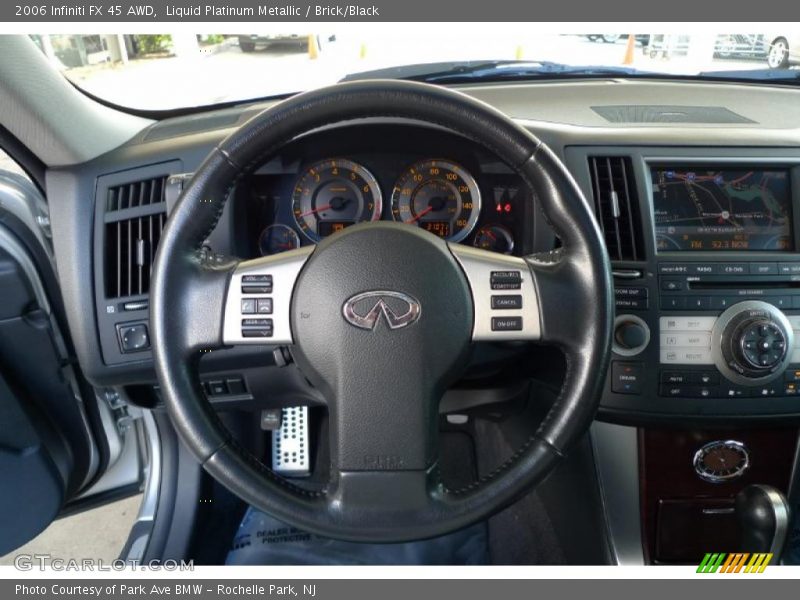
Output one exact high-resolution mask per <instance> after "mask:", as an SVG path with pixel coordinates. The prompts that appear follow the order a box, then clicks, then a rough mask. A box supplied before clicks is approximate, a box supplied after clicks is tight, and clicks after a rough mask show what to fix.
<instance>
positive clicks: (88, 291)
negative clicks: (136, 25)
mask: <svg viewBox="0 0 800 600" xmlns="http://www.w3.org/2000/svg"><path fill="white" fill-rule="evenodd" d="M462 91H465V92H467V93H469V94H471V95H473V96H475V97H476V98H478V99H480V100H483V101H485V102H488V103H490V104H492V105H494V106H496V107H497V108H498V109H500V110H502V111H504V112H505V113H506V114H509V115H510V116H512V117H514V118H515V119H516V120H517V122H518V123H519V124H520V125H522V126H524V127H526V128H528V129H529V130H530V131H532V132H533V133H534V134H535V135H537V136H538V137H539V138H540V139H542V140H543V141H544V142H545V143H547V144H548V145H549V146H550V147H551V148H552V149H553V150H554V152H555V153H556V154H557V155H558V156H560V157H561V158H562V159H563V160H564V162H565V164H566V165H567V167H568V169H569V170H570V172H571V174H572V176H573V178H574V179H575V182H576V184H577V185H578V186H579V187H580V188H581V189H582V191H583V192H584V195H585V196H586V198H587V201H588V202H590V203H591V204H592V206H593V208H594V211H595V215H596V217H597V220H598V224H599V226H600V228H601V230H602V233H603V235H604V236H605V241H606V246H607V248H608V252H609V257H610V258H611V262H612V267H613V270H614V275H615V293H616V329H615V339H614V347H613V356H612V365H611V368H610V370H609V373H608V377H607V379H606V383H605V388H604V390H603V395H602V399H601V406H600V417H601V418H603V419H606V420H610V421H614V422H624V423H627V422H634V423H642V422H649V421H676V420H677V421H681V420H683V421H685V420H686V419H691V420H699V419H709V420H716V421H719V422H723V423H729V422H730V421H731V420H732V419H737V418H764V419H769V418H772V419H781V418H783V419H785V418H787V417H797V418H800V394H798V390H799V389H800V223H799V221H798V220H799V219H800V209H798V206H800V130H798V128H797V123H800V102H798V99H800V98H798V95H800V93H799V92H798V91H797V90H793V89H786V88H770V87H768V86H749V85H725V84H716V85H712V84H701V83H685V82H684V83H677V82H646V81H637V82H634V81H625V80H593V81H571V82H557V83H546V82H542V83H532V84H515V85H493V86H465V87H464V88H463V89H462ZM268 105H269V103H264V104H259V105H253V106H243V107H235V108H229V109H223V110H219V111H211V112H210V113H208V114H200V115H193V116H188V117H176V118H174V119H169V120H167V121H163V122H160V123H156V124H154V125H152V126H150V127H149V128H147V129H145V130H144V131H142V132H141V134H140V135H138V136H137V137H136V138H134V139H132V140H131V141H130V142H129V143H127V144H125V145H123V146H122V147H121V148H119V149H118V150H115V151H113V152H111V153H108V154H106V155H104V156H102V157H99V158H98V159H95V160H94V161H91V162H90V163H87V164H84V165H81V166H80V167H78V168H63V169H54V170H51V171H50V172H49V173H48V188H51V187H52V189H58V190H59V194H60V200H61V202H60V203H59V206H58V207H57V208H55V204H54V214H53V215H52V218H53V222H54V223H57V226H56V227H54V239H55V241H56V246H57V248H56V249H57V252H58V254H59V257H60V258H59V263H60V265H59V266H60V270H61V271H62V273H61V274H60V276H62V277H63V279H64V284H63V285H62V289H63V290H64V293H65V295H66V304H67V306H69V307H84V308H81V309H75V308H70V309H69V310H70V313H71V314H70V326H71V329H72V333H73V337H74V338H75V341H76V347H77V348H78V352H79V355H80V358H81V363H82V365H83V366H84V369H85V370H86V372H87V374H88V375H89V377H90V378H91V379H92V380H93V381H95V382H97V383H99V384H106V385H119V384H123V385H131V384H139V385H152V383H153V382H154V381H155V375H154V371H153V366H152V356H151V352H150V349H149V344H148V340H147V326H148V302H147V300H148V297H147V292H148V280H147V268H148V261H149V260H152V256H153V255H154V251H155V248H156V246H157V242H158V235H159V231H160V228H161V227H163V224H164V222H166V219H168V217H169V209H170V206H171V204H172V203H174V202H175V200H176V198H177V197H178V194H179V192H180V186H181V181H185V178H186V176H187V175H188V174H191V173H192V172H193V171H194V170H195V169H197V167H198V166H199V165H200V163H201V162H202V160H203V158H204V157H205V156H206V155H207V154H208V152H209V151H210V150H211V149H212V148H213V146H214V145H215V144H217V143H219V141H220V140H221V139H222V138H223V137H224V136H225V135H227V133H229V132H230V131H231V130H232V129H233V128H234V127H236V126H238V125H240V124H242V123H243V122H245V121H246V120H247V119H248V118H249V117H250V116H252V115H253V114H255V113H256V112H259V111H260V110H263V108H265V107H266V106H268ZM678 105H680V106H694V107H704V108H714V107H724V108H726V109H728V110H729V111H732V112H735V113H737V114H741V115H742V116H744V117H746V119H745V120H742V121H741V122H737V123H736V124H726V123H724V122H719V121H714V120H713V119H711V120H710V122H708V123H699V124H698V123H697V122H693V121H687V122H686V123H681V122H680V121H679V120H678V121H676V120H675V119H674V115H675V110H670V111H666V108H669V107H671V108H672V109H674V108H675V106H678ZM603 106H615V107H618V108H619V107H623V108H624V107H625V106H630V107H633V108H636V107H638V109H641V108H642V107H645V108H647V109H648V110H647V111H645V112H647V114H649V115H651V116H652V115H656V116H657V114H658V110H659V107H661V109H663V110H664V111H665V112H668V113H669V114H670V115H672V116H671V117H670V119H671V120H667V121H664V122H659V121H658V120H657V119H656V118H655V117H654V119H655V120H653V121H652V122H641V121H636V119H635V117H636V115H639V114H642V111H641V110H638V109H637V110H633V108H632V109H631V111H629V113H630V115H631V118H630V119H629V120H627V121H625V120H624V119H623V120H619V119H617V120H616V121H614V122H612V121H609V120H608V119H606V118H604V117H603V116H602V113H603V111H602V110H600V109H601V108H602V107H603ZM648 111H649V112H648ZM618 112H619V111H618ZM619 114H620V115H622V116H623V117H624V116H625V114H628V113H626V112H625V111H621V112H619ZM704 114H711V115H713V111H711V112H707V113H704ZM233 194H234V198H233V201H232V202H229V203H228V205H227V206H226V209H225V211H224V213H223V215H222V217H221V219H220V222H219V224H218V226H217V228H216V229H215V231H214V232H212V234H211V235H210V236H209V239H208V241H207V246H208V250H209V251H210V252H212V253H218V254H221V255H226V254H227V255H234V256H239V257H241V258H253V257H258V256H262V255H266V254H274V253H278V252H282V251H285V250H287V249H290V248H293V247H297V246H309V245H311V244H315V243H320V242H321V241H323V240H324V239H325V238H326V237H328V236H330V235H333V234H335V232H337V231H339V230H340V229H343V228H345V227H349V226H352V225H353V224H356V223H359V222H364V221H372V220H395V221H403V222H408V223H410V224H415V225H417V226H419V227H422V228H425V229H426V230H428V231H430V232H432V233H434V234H436V235H439V236H441V237H442V238H444V239H447V240H449V241H451V242H454V243H460V244H465V245H474V246H478V247H481V248H485V249H489V250H494V251H496V252H500V253H506V254H513V255H517V256H522V255H525V254H528V253H531V252H547V251H550V250H552V249H553V248H555V247H557V244H558V240H557V239H556V236H555V235H554V233H553V232H552V230H550V228H549V227H548V225H547V223H546V222H545V220H544V219H543V218H541V215H540V212H539V210H538V208H537V200H536V197H535V195H534V194H532V193H531V192H530V190H529V189H528V188H527V186H526V185H524V182H522V181H521V180H520V179H519V177H518V176H517V175H516V174H515V173H514V172H513V171H512V170H511V169H510V168H509V167H508V166H507V165H505V164H504V163H503V162H502V161H500V160H498V158H497V157H496V156H494V155H493V154H492V152H491V151H489V150H487V149H485V148H483V147H480V146H477V145H475V144H473V143H472V142H470V141H469V140H465V139H464V138H463V137H461V136H459V135H458V134H457V133H455V132H452V131H447V130H444V129H441V128H438V127H434V126H429V125H422V124H419V123H415V122H409V121H404V120H401V119H363V120H359V121H357V122H352V123H348V124H343V125H339V126H335V127H327V128H324V129H320V130H317V131H314V132H311V133H309V134H307V135H305V136H303V137H300V138H298V139H295V140H293V141H292V142H291V143H289V144H287V145H286V146H284V147H283V148H281V149H280V151H279V152H278V153H277V154H276V155H275V156H273V157H271V158H270V159H269V160H267V161H266V162H265V163H264V164H262V165H259V166H258V167H257V168H256V169H255V171H254V172H253V173H252V174H251V175H250V176H248V177H246V178H244V179H242V180H241V181H240V182H239V183H238V184H237V186H236V187H235V189H234V191H233ZM148 195H149V196H148ZM144 197H149V198H151V199H152V200H153V201H152V202H149V201H148V202H144V203H142V202H140V201H139V200H136V201H132V200H131V199H132V198H139V199H141V198H144ZM62 257H63V258H62ZM87 281H91V282H92V283H93V285H91V286H88V285H86V282H87ZM87 306H91V307H93V308H94V310H93V311H87V310H85V307H87ZM131 339H133V340H139V341H140V342H141V344H140V345H138V346H136V345H134V347H132V348H126V347H125V346H124V344H123V342H124V340H131ZM765 344H766V346H765ZM270 350H274V349H273V348H270V347H268V346H267V347H264V348H263V349H262V350H261V351H260V352H257V351H256V350H255V349H245V350H242V349H239V348H236V349H232V350H230V351H227V350H226V351H222V352H217V353H213V354H214V355H213V356H206V357H203V362H202V364H205V365H206V367H205V369H206V373H207V375H204V377H205V378H210V380H209V381H206V384H207V385H208V384H219V382H220V381H222V382H223V383H224V384H225V385H224V386H221V387H219V389H223V388H224V389H227V390H228V391H229V392H230V393H228V395H227V396H225V394H224V393H221V394H222V395H223V396H225V398H226V399H228V400H230V399H231V398H233V399H234V400H235V399H237V398H238V399H247V398H251V399H252V397H254V396H258V395H259V391H258V390H259V389H265V388H263V386H264V385H267V384H266V383H265V382H264V381H262V380H261V379H259V377H261V376H256V375H254V374H251V373H249V372H246V368H245V367H246V366H247V365H250V364H264V363H265V362H266V363H268V364H274V362H273V360H272V356H273V354H272V353H271V352H270ZM484 350H485V349H484ZM484 350H482V351H484ZM485 351H486V352H489V353H490V354H491V353H495V354H493V356H495V358H496V360H497V361H498V362H500V363H505V364H507V365H509V367H508V368H509V369H512V370H513V369H514V368H515V365H518V364H519V361H524V360H535V361H536V363H537V364H541V365H544V367H543V368H544V369H545V370H547V369H548V368H549V366H550V365H556V367H555V368H553V369H552V372H560V371H559V368H558V366H557V365H558V361H557V360H554V359H553V354H555V353H556V352H555V351H553V350H552V349H545V350H544V351H543V352H542V353H540V354H538V355H536V356H535V357H531V356H530V355H527V354H525V352H524V351H523V350H521V349H520V348H519V347H514V346H513V345H512V346H502V347H500V346H498V347H492V348H491V349H488V350H485ZM243 352H244V354H242V353H243ZM248 353H249V354H248ZM265 357H266V358H265ZM276 360H278V359H276ZM290 372H291V371H290V370H287V369H283V370H281V371H279V373H280V374H279V375H276V374H275V373H271V374H270V376H269V377H264V378H263V379H270V380H271V381H272V384H271V385H279V386H282V388H281V391H280V393H278V392H275V390H274V389H273V388H270V389H271V390H272V391H271V393H272V396H273V397H278V396H280V395H281V394H284V395H285V396H287V397H289V396H291V399H290V400H287V402H294V403H297V402H298V398H297V394H301V395H302V394H312V393H313V392H311V391H309V390H308V389H301V388H303V385H304V384H303V382H302V379H301V378H296V379H297V381H295V380H292V381H287V379H291V377H292V376H291V375H289V373H290ZM545 375H547V374H545ZM237 378H238V380H240V381H238V383H237ZM228 379H230V380H231V381H230V382H228ZM275 382H279V383H277V384H276V383H275ZM295 384H297V385H295ZM307 387H308V386H307V385H306V388H307ZM209 391H211V388H209Z"/></svg>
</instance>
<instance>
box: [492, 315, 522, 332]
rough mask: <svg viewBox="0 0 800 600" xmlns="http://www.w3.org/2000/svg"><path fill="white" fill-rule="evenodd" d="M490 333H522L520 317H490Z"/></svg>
mask: <svg viewBox="0 0 800 600" xmlns="http://www.w3.org/2000/svg"><path fill="white" fill-rule="evenodd" d="M492 331H522V317H492Z"/></svg>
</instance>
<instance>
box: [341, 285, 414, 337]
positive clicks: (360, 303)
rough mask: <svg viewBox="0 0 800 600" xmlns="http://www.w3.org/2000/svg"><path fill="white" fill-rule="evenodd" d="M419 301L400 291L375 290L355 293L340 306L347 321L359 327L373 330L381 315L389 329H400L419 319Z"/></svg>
mask: <svg viewBox="0 0 800 600" xmlns="http://www.w3.org/2000/svg"><path fill="white" fill-rule="evenodd" d="M421 311H422V309H421V307H420V305H419V301H418V300H416V299H415V298H413V297H411V296H409V295H408V294H403V293H401V292H390V291H386V290H375V291H373V292H364V293H362V294H356V295H355V296H353V297H351V298H349V299H348V300H347V301H346V302H345V303H344V306H343V307H342V314H343V315H344V318H345V319H346V320H347V322H348V323H350V324H351V325H355V326H356V327H359V328H361V329H369V330H373V329H375V327H376V326H377V325H378V321H380V319H381V316H383V320H384V321H386V324H387V325H388V326H389V329H402V328H403V327H407V326H408V325H411V324H412V323H413V322H414V321H416V320H417V319H419V315H420V312H421Z"/></svg>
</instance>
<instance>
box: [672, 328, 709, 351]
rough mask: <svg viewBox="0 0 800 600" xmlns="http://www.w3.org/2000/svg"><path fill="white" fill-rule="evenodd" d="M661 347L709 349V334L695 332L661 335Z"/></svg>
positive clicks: (706, 332)
mask: <svg viewBox="0 0 800 600" xmlns="http://www.w3.org/2000/svg"><path fill="white" fill-rule="evenodd" d="M660 343H661V346H662V347H670V346H682V347H685V348H710V347H711V333H710V332H708V331H696V332H694V333H677V332H676V333H662V334H661V338H660Z"/></svg>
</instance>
